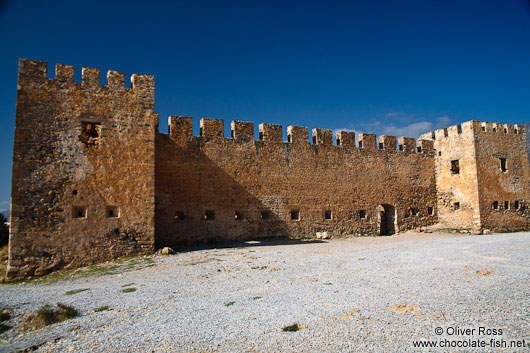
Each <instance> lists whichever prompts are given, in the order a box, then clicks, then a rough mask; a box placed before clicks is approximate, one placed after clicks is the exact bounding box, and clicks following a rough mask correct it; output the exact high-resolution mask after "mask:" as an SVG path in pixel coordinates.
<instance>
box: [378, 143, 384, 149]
mask: <svg viewBox="0 0 530 353" xmlns="http://www.w3.org/2000/svg"><path fill="white" fill-rule="evenodd" d="M383 148H384V146H383V143H382V142H379V149H380V150H382V149H383Z"/></svg>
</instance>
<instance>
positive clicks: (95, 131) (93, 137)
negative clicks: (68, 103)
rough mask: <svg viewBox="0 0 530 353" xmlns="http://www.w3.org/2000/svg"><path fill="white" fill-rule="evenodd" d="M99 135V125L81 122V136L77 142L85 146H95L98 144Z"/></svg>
mask: <svg viewBox="0 0 530 353" xmlns="http://www.w3.org/2000/svg"><path fill="white" fill-rule="evenodd" d="M100 135H101V123H97V122H81V136H79V140H81V142H82V143H84V144H85V145H87V146H95V145H98V144H99V140H100Z"/></svg>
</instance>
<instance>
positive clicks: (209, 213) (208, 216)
mask: <svg viewBox="0 0 530 353" xmlns="http://www.w3.org/2000/svg"><path fill="white" fill-rule="evenodd" d="M203 219H204V220H205V221H213V220H214V219H215V211H214V210H206V211H204V217H203Z"/></svg>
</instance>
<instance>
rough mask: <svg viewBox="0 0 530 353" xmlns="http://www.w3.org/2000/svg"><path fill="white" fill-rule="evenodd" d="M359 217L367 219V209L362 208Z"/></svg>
mask: <svg viewBox="0 0 530 353" xmlns="http://www.w3.org/2000/svg"><path fill="white" fill-rule="evenodd" d="M359 218H360V219H366V211H365V210H360V211H359Z"/></svg>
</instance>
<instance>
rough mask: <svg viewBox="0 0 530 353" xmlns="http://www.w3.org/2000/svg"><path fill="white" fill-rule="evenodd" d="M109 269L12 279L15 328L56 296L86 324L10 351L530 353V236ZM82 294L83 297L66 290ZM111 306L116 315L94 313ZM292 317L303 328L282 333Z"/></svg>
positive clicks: (1, 340) (405, 240)
mask: <svg viewBox="0 0 530 353" xmlns="http://www.w3.org/2000/svg"><path fill="white" fill-rule="evenodd" d="M95 268H96V267H94V266H93V267H92V270H94V269H95ZM105 268H106V269H108V271H107V270H101V268H96V269H95V270H94V273H93V274H90V272H89V271H88V270H87V273H88V274H90V275H89V276H88V275H87V276H86V277H79V276H78V277H77V278H66V279H65V278H63V279H60V280H59V281H52V280H51V279H49V280H47V281H44V282H43V283H25V284H7V285H6V284H4V285H1V286H0V305H2V306H4V307H9V308H11V309H12V310H13V313H12V319H11V320H10V321H7V322H6V323H7V324H8V325H10V326H16V325H17V323H18V322H20V320H21V319H22V316H23V315H24V314H27V313H29V312H32V311H34V310H37V309H38V308H40V307H41V306H42V305H45V304H56V303H58V302H60V303H65V304H68V305H72V306H74V307H75V308H77V309H78V310H79V312H80V316H79V317H77V318H74V319H71V320H67V321H64V322H62V323H58V324H54V325H51V326H48V327H46V328H43V329H40V330H37V331H33V332H30V333H22V332H20V331H18V330H17V328H16V327H15V328H13V329H10V330H8V331H7V332H5V333H3V334H2V335H0V351H5V352H11V351H18V350H23V349H28V348H29V349H34V350H37V351H40V352H51V351H53V352H62V351H64V352H70V351H80V352H91V351H94V352H106V351H114V352H175V351H176V352H181V351H182V352H188V351H191V352H247V351H248V352H254V351H258V352H351V351H355V352H357V351H359V352H406V351H409V352H419V351H438V352H441V351H444V352H446V351H464V350H465V351H480V352H484V351H502V350H501V348H492V347H491V346H490V347H487V348H477V349H472V348H466V349H464V348H444V349H442V348H415V347H414V346H413V341H415V340H434V341H443V340H444V339H445V340H448V341H455V340H461V341H462V340H483V341H485V342H488V344H493V343H491V342H493V341H491V340H492V339H493V340H498V341H500V340H505V341H507V342H508V344H510V343H509V342H510V341H511V340H523V339H524V340H525V345H526V346H525V347H523V348H518V349H514V348H511V349H510V348H508V349H506V350H504V351H506V352H530V346H528V344H529V343H530V283H529V279H530V233H510V234H492V235H457V234H452V235H451V234H443V233H433V234H423V233H419V234H418V233H404V234H399V235H395V236H392V237H362V238H348V239H333V240H329V241H294V240H266V241H263V242H257V241H253V242H247V243H244V244H238V245H234V247H230V248H218V249H207V250H195V251H189V252H180V253H177V254H174V255H169V256H163V255H157V256H148V257H144V258H139V259H135V260H134V261H132V260H128V261H124V262H120V263H117V264H107V265H106V267H105ZM128 288H130V291H125V292H124V291H123V290H124V289H128ZM76 289H85V290H84V291H80V292H78V293H75V292H69V291H72V290H76ZM134 289H136V290H135V291H134ZM67 292H69V293H68V294H67ZM102 306H108V308H109V309H108V310H102V311H98V312H96V311H95V310H94V309H95V308H98V307H102ZM295 323H297V324H298V326H299V328H300V330H298V331H296V332H283V331H282V328H283V327H285V326H289V325H292V324H295ZM456 327H458V328H459V329H475V330H474V331H473V333H472V334H457V332H459V331H457V330H456V329H455V328H456ZM479 327H483V328H484V329H487V330H490V331H488V333H489V335H488V334H487V333H484V332H482V334H480V333H479V332H478V329H479ZM437 328H441V330H442V332H441V333H442V334H441V335H438V334H437V333H436V332H437V331H436V329H437ZM492 329H495V330H499V329H502V334H501V335H498V334H497V335H494V334H492V332H493V331H491V330H492ZM468 333H469V331H468ZM497 333H498V331H497ZM498 341H495V342H498ZM445 344H446V345H447V344H448V343H445ZM449 344H451V343H449ZM31 347H32V348H31ZM446 347H447V346H446ZM453 347H455V346H453ZM456 347H458V346H456ZM508 347H509V346H508Z"/></svg>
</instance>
